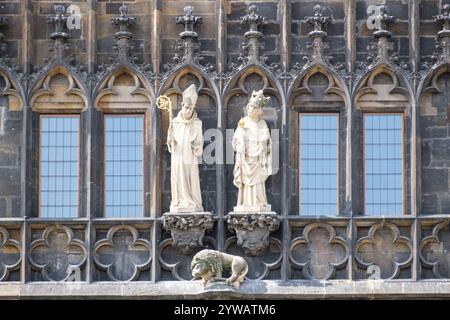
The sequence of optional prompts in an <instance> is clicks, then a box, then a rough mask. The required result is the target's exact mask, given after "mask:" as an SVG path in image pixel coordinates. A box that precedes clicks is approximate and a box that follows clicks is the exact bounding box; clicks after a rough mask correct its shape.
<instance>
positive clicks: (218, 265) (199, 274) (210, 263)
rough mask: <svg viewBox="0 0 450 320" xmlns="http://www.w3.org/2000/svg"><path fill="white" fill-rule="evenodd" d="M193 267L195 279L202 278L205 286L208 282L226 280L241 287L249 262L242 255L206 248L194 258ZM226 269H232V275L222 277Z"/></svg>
mask: <svg viewBox="0 0 450 320" xmlns="http://www.w3.org/2000/svg"><path fill="white" fill-rule="evenodd" d="M191 269H192V276H193V277H194V278H195V279H199V278H201V279H202V284H203V286H205V285H206V284H207V283H208V282H215V281H225V282H226V283H227V284H229V285H233V286H235V287H239V285H240V284H241V282H243V281H244V279H245V275H246V274H247V272H248V264H247V261H245V259H244V258H242V257H239V256H233V255H231V254H227V253H223V252H220V251H216V250H209V249H205V250H202V251H200V252H198V253H197V254H195V256H194V257H193V258H192V262H191ZM224 271H231V276H230V277H229V278H222V272H224Z"/></svg>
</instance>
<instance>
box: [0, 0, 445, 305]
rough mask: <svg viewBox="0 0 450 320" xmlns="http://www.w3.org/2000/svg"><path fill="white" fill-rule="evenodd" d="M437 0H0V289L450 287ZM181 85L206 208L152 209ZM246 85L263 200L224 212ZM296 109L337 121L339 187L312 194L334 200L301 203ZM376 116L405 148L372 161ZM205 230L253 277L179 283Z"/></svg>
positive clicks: (158, 291)
mask: <svg viewBox="0 0 450 320" xmlns="http://www.w3.org/2000/svg"><path fill="white" fill-rule="evenodd" d="M447 2H448V1H444V0H415V1H405V0H385V1H383V0H329V1H311V0H280V1H272V0H255V1H235V0H191V1H184V0H183V1H175V0H133V1H116V0H76V1H55V0H4V1H3V0H2V1H1V2H0V297H5V298H6V297H49V296H50V297H51V296H56V295H65V296H67V297H120V296H122V297H125V298H129V297H136V296H141V297H149V298H151V297H170V298H177V297H190V298H199V297H202V298H208V297H212V296H217V295H219V296H221V297H228V296H233V297H244V298H245V297H250V296H249V295H251V297H252V298H254V297H259V298H264V297H274V296H276V297H280V298H283V297H319V296H320V297H347V296H352V297H394V296H400V295H403V296H408V297H427V296H429V297H431V296H433V297H434V296H447V297H448V296H450V283H449V282H448V281H446V279H448V278H450V262H449V261H450V258H449V257H450V255H449V253H448V250H449V248H450V229H449V218H450V2H448V3H449V4H448V3H447ZM193 83H194V84H195V85H196V88H197V92H198V101H197V113H198V117H199V118H200V119H201V120H202V122H203V131H204V140H205V144H204V156H203V159H202V162H201V163H200V165H199V170H200V180H201V181H200V183H201V190H202V199H203V207H204V210H205V211H208V212H211V213H212V217H202V216H200V217H183V216H173V217H169V218H167V217H163V214H164V213H165V212H167V211H169V205H170V199H171V194H170V190H171V188H170V172H171V171H170V170H171V166H170V154H169V152H168V150H167V147H166V132H167V129H168V128H167V127H168V122H169V121H168V114H167V113H165V112H162V110H159V109H158V108H157V107H156V101H157V98H158V97H159V96H161V95H166V96H168V97H169V98H170V100H171V102H172V104H173V106H174V108H175V109H176V110H178V109H179V108H180V102H181V94H182V92H183V90H185V89H186V88H187V87H189V86H190V85H191V84H193ZM253 90H263V92H264V94H265V95H266V96H269V97H270V102H269V104H268V105H267V106H266V107H265V108H264V120H265V121H266V122H267V124H268V126H269V128H270V131H271V137H272V143H273V156H274V160H275V161H274V162H275V164H274V168H275V169H276V170H275V172H274V173H275V174H274V175H272V176H271V177H270V178H269V179H268V180H267V182H266V188H267V197H268V202H269V203H270V204H271V207H272V210H273V211H274V212H276V213H277V215H276V216H275V217H272V216H270V217H264V218H261V217H259V216H255V215H246V216H243V217H240V218H236V217H230V216H229V215H228V213H229V212H231V211H233V206H235V205H236V197H237V189H236V187H235V186H234V185H233V156H234V154H233V151H232V149H230V143H231V142H230V138H231V137H232V135H233V130H234V129H235V128H236V126H237V125H238V122H239V120H240V119H241V118H242V116H243V107H244V106H245V104H246V102H247V100H248V97H249V95H250V94H251V92H252V91H253ZM311 115H333V116H334V119H335V120H336V126H334V127H332V129H333V130H334V132H335V134H336V137H337V138H336V143H335V146H336V150H335V155H336V157H335V159H334V158H333V159H334V160H335V162H336V168H335V172H334V175H332V176H333V177H334V178H335V179H336V181H335V182H334V184H333V183H332V184H333V187H330V188H328V189H329V190H330V191H333V192H334V193H330V194H331V196H330V197H329V198H327V197H323V196H321V197H320V199H316V198H313V197H312V196H311V197H308V199H314V201H315V203H320V204H321V205H322V206H323V205H324V204H330V206H331V207H332V208H333V209H330V210H331V211H333V210H334V213H327V214H321V213H320V212H319V213H317V214H312V213H302V212H306V211H305V210H307V209H305V208H307V207H306V205H308V201H309V200H308V201H306V200H305V198H303V195H304V194H306V192H307V191H306V189H305V188H306V187H305V186H306V185H307V181H308V180H306V179H307V178H306V177H305V175H307V174H308V170H309V169H307V167H306V166H304V163H305V161H306V160H307V159H308V158H305V157H304V154H305V151H304V150H306V149H305V148H306V145H308V143H305V142H304V140H302V139H304V138H302V137H304V136H302V134H303V133H304V131H302V130H305V128H306V126H305V127H303V126H302V121H301V117H303V116H311ZM375 115H396V116H397V118H395V119H397V120H398V119H400V120H399V121H400V122H398V123H399V127H396V125H395V123H394V122H392V127H389V125H390V124H389V123H390V122H389V121H391V118H389V117H387V118H377V119H378V120H380V119H381V120H380V121H381V122H380V121H379V122H377V125H376V126H377V127H376V128H375V127H374V128H375V129H373V130H378V131H377V132H379V134H380V136H382V135H383V134H384V135H385V138H384V139H386V141H388V142H389V141H391V140H390V139H391V138H392V139H393V140H392V141H394V142H392V144H394V145H395V144H396V145H398V146H400V147H399V148H398V149H385V150H387V151H386V155H385V156H382V157H380V158H376V160H379V162H377V163H384V164H386V163H387V164H388V165H387V166H385V167H382V166H380V167H375V165H374V167H373V168H372V169H373V171H370V170H371V169H369V167H370V164H369V160H370V159H369V158H370V156H369V152H372V151H369V145H370V148H374V149H373V150H376V149H375V148H377V147H379V146H384V145H383V143H382V142H383V141H381V142H371V141H372V140H370V141H369V140H368V139H369V138H368V137H369V134H371V131H370V130H371V129H370V127H369V126H370V125H372V124H371V122H370V121H369V120H368V118H370V117H371V116H375ZM124 118H126V119H128V120H127V121H128V122H127V124H126V125H125V124H124V126H122V127H120V125H122V124H120V125H119V128H120V129H117V127H111V126H113V124H114V123H116V122H114V121H115V120H117V119H122V120H123V119H124ZM61 119H62V120H61ZM386 119H388V120H386ZM384 120H386V121H388V122H389V123H386V126H385V127H383V123H382V122H383V121H384ZM52 121H53V122H54V127H52V123H53V122H52ZM130 121H131V122H130ZM117 123H119V121H117ZM120 123H124V122H120ZM374 123H375V122H374ZM110 124H111V126H110ZM373 125H374V126H375V124H373ZM382 127H383V128H386V130H384V131H383V132H381V131H382V130H381V129H380V128H382ZM111 128H113V129H111ZM114 128H115V129H114ZM318 128H319V127H318V125H317V123H316V125H315V126H314V127H313V128H311V130H316V131H315V137H316V138H317V137H318V136H319V135H321V134H322V133H321V132H320V130H319V129H318ZM325 129H326V130H331V129H330V128H328V129H327V128H325ZM397 129H398V130H397ZM389 130H392V133H390V132H391V131H389ZM124 132H125V134H127V136H125V135H121V134H122V133H124ZM397 133H399V134H400V135H399V136H398V137H397V136H396V134H397ZM116 134H117V137H118V138H117V139H119V140H117V139H116V138H114V139H115V140H114V141H116V142H117V141H121V142H119V143H117V144H115V143H116V142H111V141H110V140H108V139H110V138H109V137H116ZM391 134H392V135H391ZM121 137H128V138H124V140H123V141H122V140H120V139H122V138H121ZM52 139H53V140H52ZM127 139H128V140H127ZM380 139H381V138H380ZM130 141H133V143H132V145H130ZM315 141H316V140H315ZM322 142H323V140H322ZM389 144H390V142H389V143H387V145H389ZM325 145H326V144H325V143H324V144H322V146H325ZM301 147H302V148H303V149H302V148H301ZM52 148H53V149H52ZM131 148H132V149H131ZM110 150H112V151H111V152H110ZM131 150H132V151H131ZM302 150H303V151H302ZM370 150H372V149H370ZM377 150H378V149H377ZM383 150H384V149H383ZM44 151H45V152H48V153H45V152H44ZM397 151H398V152H399V153H396V152H397ZM374 152H375V151H374ZM394 154H396V155H395V156H394ZM133 155H134V156H133ZM207 155H210V156H207ZM131 157H134V158H133V159H132V158H131ZM52 159H53V160H52ZM325 160H327V159H326V157H325V156H324V155H323V154H322V155H321V156H319V155H318V154H316V155H315V158H314V161H315V162H316V163H319V164H320V161H325ZM385 160H386V162H383V161H385ZM115 161H116V162H118V163H120V162H123V163H125V166H124V167H123V168H125V169H124V170H125V171H123V172H122V171H121V172H118V170H116V169H117V168H122V167H120V166H119V165H117V167H115V164H114V163H115ZM374 163H375V162H374ZM130 168H133V170H132V169H130ZM120 170H122V169H120ZM311 170H313V169H311ZM131 171H133V172H131ZM311 172H312V171H311ZM315 174H316V175H315V176H316V177H317V176H319V175H320V174H322V175H324V174H325V173H324V171H322V172H321V173H317V172H315ZM370 175H374V176H377V177H380V176H381V175H383V177H384V178H383V179H385V180H383V181H388V182H387V183H386V185H382V186H381V187H371V185H370V184H371V182H369V181H371V180H369V176H370ZM330 176H331V175H330ZM397 176H398V177H399V180H398V181H397V180H396V179H395V178H396V177H397ZM390 178H392V183H391V180H390ZM52 179H53V180H52ZM108 179H109V180H108ZM115 179H116V180H115ZM121 179H123V180H121ZM131 179H134V180H131ZM380 179H381V178H380ZM111 181H112V182H111ZM130 181H134V182H135V185H139V188H137V187H136V188H134V189H131V187H130V183H131V182H130ZM136 181H140V182H136ZM315 181H321V182H324V181H325V182H326V183H328V182H329V181H330V180H327V179H325V180H315ZM374 181H375V180H374ZM66 182H67V183H68V184H67V185H65V184H64V183H66ZM110 182H111V185H113V186H115V187H111V186H110ZM325 182H324V183H325ZM52 183H53V185H52ZM59 183H61V185H59ZM396 186H397V187H396ZM114 188H116V189H114ZM370 188H372V189H373V190H375V191H376V192H378V191H379V192H378V193H377V195H378V196H379V198H377V199H375V198H373V199H372V196H371V195H370V193H369V191H368V190H369V189H370ZM312 189H320V190H322V191H323V190H325V189H327V187H324V186H323V185H322V186H321V187H319V186H316V187H312ZM372 189H370V190H372ZM302 190H303V191H302ZM375 191H374V192H375ZM383 192H384V193H383ZM396 192H398V196H397V195H396V194H397V193H396ZM136 195H137V196H136ZM322 195H323V193H322ZM58 197H60V198H58ZM66 197H67V199H69V198H70V199H69V200H67V199H66ZM131 197H135V198H132V199H134V200H130V199H131ZM305 197H306V196H305ZM394 198H395V201H394V200H393V199H394ZM370 199H372V200H370ZM116 201H117V202H116ZM311 201H313V200H311ZM370 201H373V203H375V204H376V206H371V204H373V203H372V202H370ZM384 205H386V207H383V206H384ZM390 205H393V206H394V207H393V208H394V209H395V210H394V209H392V210H393V211H392V212H391V211H389V210H390V209H389V208H390V207H389V206H390ZM385 208H388V211H385ZM133 210H135V211H133ZM394 211H395V212H394ZM136 212H137V213H136ZM202 248H210V249H216V250H219V251H222V252H227V253H232V254H235V255H240V256H243V257H245V259H246V260H247V262H248V264H249V272H248V275H247V277H248V279H251V280H255V281H247V283H246V282H245V281H244V283H243V284H242V285H241V287H240V288H239V290H235V291H232V292H231V293H230V292H222V293H220V294H218V293H216V292H214V290H210V291H208V292H205V291H204V289H203V288H202V287H201V286H200V284H199V283H198V282H193V281H189V280H191V278H192V276H191V270H190V262H191V259H192V257H193V256H194V254H195V253H196V252H198V251H199V250H201V249H202ZM374 280H377V282H373V281H374ZM394 280H395V281H394ZM60 282H65V283H64V284H61V283H60ZM374 283H376V284H377V286H376V288H375V287H374ZM406 283H407V284H408V286H405V284H406Z"/></svg>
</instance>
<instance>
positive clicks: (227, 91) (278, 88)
mask: <svg viewBox="0 0 450 320" xmlns="http://www.w3.org/2000/svg"><path fill="white" fill-rule="evenodd" d="M251 75H257V76H259V77H261V82H260V84H262V86H261V85H259V86H258V84H255V85H254V87H252V86H249V88H246V87H245V81H246V80H247V78H248V77H249V76H251ZM256 87H258V88H259V89H263V92H264V93H267V94H271V95H274V96H276V97H277V99H278V100H279V104H280V106H281V107H282V106H285V105H286V101H285V96H284V94H283V93H284V90H283V86H282V85H281V83H280V81H279V80H278V79H277V78H276V77H275V76H274V75H273V74H272V72H271V71H270V70H269V69H267V68H266V67H265V66H262V65H259V64H250V65H247V66H245V67H244V68H243V69H241V70H239V71H238V72H237V73H235V74H234V75H233V76H232V77H231V79H230V80H229V81H228V83H227V85H226V86H225V88H224V91H223V94H222V97H223V101H224V105H225V106H227V105H228V103H229V100H230V98H231V97H232V96H233V95H235V94H246V95H247V96H248V95H250V94H251V92H249V90H251V89H257V88H256Z"/></svg>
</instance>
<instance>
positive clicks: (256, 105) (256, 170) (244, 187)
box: [233, 90, 272, 213]
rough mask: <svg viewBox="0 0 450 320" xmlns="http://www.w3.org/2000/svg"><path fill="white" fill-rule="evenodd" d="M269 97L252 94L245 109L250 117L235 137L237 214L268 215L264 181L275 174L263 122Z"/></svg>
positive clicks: (243, 119)
mask: <svg viewBox="0 0 450 320" xmlns="http://www.w3.org/2000/svg"><path fill="white" fill-rule="evenodd" d="M269 99H270V98H269V97H265V96H264V95H263V92H262V90H260V91H253V93H252V96H251V98H250V100H249V102H248V104H247V106H246V113H247V116H246V117H244V118H242V119H241V120H240V121H239V125H238V128H237V129H236V132H235V133H234V136H233V149H234V151H235V152H236V161H235V165H234V171H233V175H234V179H233V183H234V185H235V186H236V187H237V188H238V189H239V193H238V199H237V206H236V207H234V212H253V213H254V212H267V211H270V210H271V207H270V205H269V204H268V203H267V196H266V186H265V181H266V180H267V178H268V177H269V175H271V174H272V142H271V140H270V132H269V128H268V126H267V123H266V122H265V121H264V120H263V119H262V113H263V111H262V108H263V107H264V106H265V105H266V104H267V103H268V101H269Z"/></svg>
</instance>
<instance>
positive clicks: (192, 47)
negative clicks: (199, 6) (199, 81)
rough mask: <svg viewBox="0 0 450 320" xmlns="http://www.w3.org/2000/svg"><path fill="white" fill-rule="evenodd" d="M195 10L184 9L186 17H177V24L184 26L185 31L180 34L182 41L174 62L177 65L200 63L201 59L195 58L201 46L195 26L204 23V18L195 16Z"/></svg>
mask: <svg viewBox="0 0 450 320" xmlns="http://www.w3.org/2000/svg"><path fill="white" fill-rule="evenodd" d="M193 12H194V8H193V7H192V6H187V7H185V8H184V16H179V17H175V21H176V24H182V25H184V31H183V32H181V33H180V40H178V41H177V45H176V51H177V52H178V53H177V54H175V57H174V58H173V61H174V62H175V63H183V62H184V63H193V62H199V60H200V57H198V56H195V54H196V53H198V49H199V47H200V44H199V42H198V34H197V32H195V31H194V26H195V25H197V24H201V23H202V18H201V17H197V16H194V15H193V14H192V13H193Z"/></svg>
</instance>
